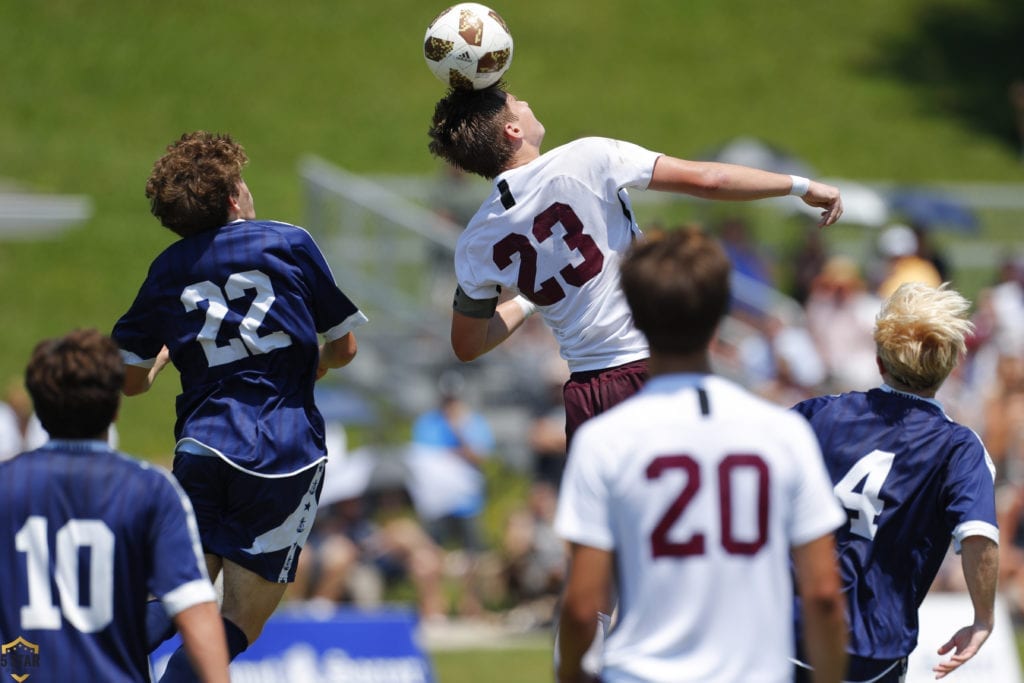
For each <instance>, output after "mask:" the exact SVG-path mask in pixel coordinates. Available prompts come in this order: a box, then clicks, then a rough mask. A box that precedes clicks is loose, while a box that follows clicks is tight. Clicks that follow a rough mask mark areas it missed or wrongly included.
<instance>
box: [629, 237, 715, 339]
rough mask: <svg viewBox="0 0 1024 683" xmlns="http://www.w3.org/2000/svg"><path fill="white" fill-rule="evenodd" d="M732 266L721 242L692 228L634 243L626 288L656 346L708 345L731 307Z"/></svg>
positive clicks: (637, 318)
mask: <svg viewBox="0 0 1024 683" xmlns="http://www.w3.org/2000/svg"><path fill="white" fill-rule="evenodd" d="M731 269H732V265H731V263H730V262H729V257H728V256H727V255H726V253H725V250H724V249H723V248H722V246H721V244H719V242H718V241H717V240H715V239H713V238H712V237H709V236H708V235H706V234H704V233H703V232H701V231H700V230H696V229H693V228H680V229H678V230H671V231H666V232H665V233H664V234H663V235H662V236H661V237H659V238H656V239H648V240H646V241H642V242H638V243H637V244H636V245H634V247H633V248H632V249H631V250H630V252H629V253H628V254H627V256H626V258H625V259H624V260H623V262H622V266H621V277H622V290H623V292H624V293H625V295H626V301H627V302H628V303H629V307H630V309H631V310H632V311H633V322H634V324H635V325H636V327H637V329H639V330H640V331H641V332H643V333H644V335H645V336H646V337H647V342H648V344H650V347H651V350H652V351H656V352H659V353H669V354H689V353H695V352H699V351H701V350H703V349H705V348H706V347H707V345H708V344H709V343H710V341H711V337H712V336H713V335H714V333H715V329H716V328H717V327H718V323H719V322H721V320H722V318H723V317H725V314H726V312H727V311H728V310H729V297H730V289H729V273H730V271H731Z"/></svg>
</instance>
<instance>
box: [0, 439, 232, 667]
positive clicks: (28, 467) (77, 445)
mask: <svg viewBox="0 0 1024 683" xmlns="http://www.w3.org/2000/svg"><path fill="white" fill-rule="evenodd" d="M0 500H2V501H3V503H2V504H0V539H2V540H0V586H2V591H3V596H2V598H0V643H2V644H3V648H4V650H5V652H4V654H3V655H0V676H2V677H3V679H4V680H8V675H11V676H12V677H13V676H19V677H20V676H24V675H25V674H29V675H30V676H31V678H30V680H33V681H34V680H39V681H66V682H69V683H73V682H75V681H82V682H89V683H95V681H104V682H106V683H115V682H120V681H148V680H149V662H148V659H147V651H146V636H145V610H146V600H147V596H148V595H149V594H153V595H156V596H157V597H159V598H161V599H162V600H163V602H164V606H165V607H166V608H167V611H168V613H169V614H171V615H172V616H173V615H175V614H177V613H178V612H180V611H182V610H183V609H187V608H188V607H191V606H193V605H196V604H199V603H202V602H212V601H214V600H215V599H216V595H215V594H214V591H213V586H212V585H211V584H210V581H209V579H208V578H207V575H206V568H205V564H204V563H203V560H202V550H201V548H200V546H199V536H198V533H197V531H196V526H195V518H194V517H193V515H192V508H191V506H190V505H189V502H188V499H187V498H186V497H185V494H184V493H183V492H182V491H181V489H180V488H179V487H178V485H177V483H176V482H175V481H174V479H173V477H171V476H170V475H169V474H168V473H167V472H165V471H163V470H161V469H159V468H156V467H152V466H150V465H148V464H146V463H142V462H139V461H136V460H133V459H131V458H128V457H126V456H124V455H121V454H119V453H116V452H114V451H112V450H110V449H109V448H108V447H107V445H106V444H104V443H102V442H99V441H50V442H49V443H48V444H46V445H45V446H43V447H42V448H39V449H37V450H35V451H29V452H28V453H23V454H21V455H19V456H17V457H15V458H13V459H12V460H8V461H6V462H3V463H0ZM19 638H20V640H19ZM12 643H13V645H12Z"/></svg>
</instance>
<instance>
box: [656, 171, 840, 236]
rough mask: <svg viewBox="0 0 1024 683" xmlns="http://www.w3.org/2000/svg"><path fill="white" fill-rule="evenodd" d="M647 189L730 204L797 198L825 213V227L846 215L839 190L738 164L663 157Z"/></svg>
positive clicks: (821, 222)
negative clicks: (787, 196) (788, 196)
mask: <svg viewBox="0 0 1024 683" xmlns="http://www.w3.org/2000/svg"><path fill="white" fill-rule="evenodd" d="M804 183H806V186H804ZM648 189H651V190H657V191H660V192H676V193H682V194H689V195H693V196H695V197H702V198H704V199H717V200H729V201H750V200H754V199H767V198H768V197H782V196H785V195H787V194H794V195H796V196H799V197H800V198H801V199H802V200H803V201H804V203H805V204H808V205H809V206H813V207H817V208H820V209H822V212H821V220H820V221H819V222H818V225H820V226H822V227H824V226H827V225H832V224H833V223H835V222H836V221H837V220H839V217H840V216H842V215H843V201H842V198H841V197H840V194H839V189H838V188H836V187H833V186H831V185H827V184H825V183H821V182H817V181H814V180H810V181H808V180H807V179H806V178H795V177H794V176H790V175H786V174H783V173H773V172H771V171H762V170H760V169H756V168H751V167H749V166H740V165H737V164H723V163H719V162H714V161H688V160H686V159H679V158H676V157H670V156H661V157H659V158H658V161H657V162H656V163H655V165H654V172H653V173H652V175H651V182H650V184H649V185H648Z"/></svg>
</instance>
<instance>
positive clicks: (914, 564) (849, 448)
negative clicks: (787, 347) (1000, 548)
mask: <svg viewBox="0 0 1024 683" xmlns="http://www.w3.org/2000/svg"><path fill="white" fill-rule="evenodd" d="M794 410H796V411H797V412H799V413H801V414H803V415H804V417H806V418H807V419H808V420H809V421H810V423H811V426H812V427H813V428H814V431H815V433H816V434H817V435H818V440H819V441H820V443H821V450H822V453H823V455H824V457H825V465H826V467H827V468H828V472H829V475H830V477H831V478H832V483H833V484H834V489H833V490H834V491H835V494H836V496H837V497H838V498H839V501H840V503H841V504H842V505H843V507H844V508H846V511H847V514H848V516H849V519H848V521H847V523H846V524H845V525H843V526H842V527H840V529H839V530H838V531H837V532H836V543H837V547H838V552H839V559H840V568H841V570H842V576H843V587H844V590H845V591H846V597H847V600H848V603H849V612H850V614H849V617H850V628H851V632H850V643H849V647H848V649H849V651H850V653H851V654H855V655H858V656H861V657H869V658H872V659H896V658H899V657H903V656H906V655H908V654H910V652H911V651H912V650H913V649H914V647H915V646H916V645H917V632H918V622H917V610H918V607H919V606H920V604H921V601H922V600H924V597H925V595H926V594H927V592H928V590H929V588H930V587H931V584H932V581H933V580H934V579H935V575H936V573H937V572H938V571H939V566H940V565H941V564H942V561H943V558H944V557H945V555H946V552H947V551H948V549H949V545H950V541H951V540H952V542H953V544H954V547H955V549H956V550H957V551H959V546H960V542H961V541H962V540H963V539H964V538H966V537H968V536H976V535H980V536H985V537H987V538H991V539H992V540H993V541H996V542H997V543H998V540H999V538H998V536H999V535H998V530H997V527H996V511H995V490H994V485H993V482H994V474H995V469H994V467H993V465H992V461H991V459H990V458H989V456H988V453H987V452H986V450H985V447H984V445H982V443H981V440H980V439H979V438H978V436H977V434H975V433H974V432H973V431H971V430H970V429H968V428H967V427H964V426H962V425H959V424H957V423H956V422H954V421H952V420H951V419H949V418H948V417H947V416H946V415H945V413H943V411H942V407H941V406H940V405H939V403H938V402H937V401H934V400H929V399H922V398H918V397H915V396H912V395H910V394H904V393H901V392H896V391H894V390H892V389H890V388H889V387H887V386H883V387H882V388H880V389H872V390H871V391H868V392H866V393H865V392H851V393H848V394H840V395H834V396H823V397H820V398H814V399H810V400H808V401H804V402H802V403H800V404H798V405H797V406H796V407H795V408H794Z"/></svg>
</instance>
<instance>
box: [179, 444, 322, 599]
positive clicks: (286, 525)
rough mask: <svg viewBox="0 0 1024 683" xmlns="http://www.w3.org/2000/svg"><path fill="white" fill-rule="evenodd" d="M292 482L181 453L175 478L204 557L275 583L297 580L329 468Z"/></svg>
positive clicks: (310, 470) (308, 471) (303, 474)
mask: <svg viewBox="0 0 1024 683" xmlns="http://www.w3.org/2000/svg"><path fill="white" fill-rule="evenodd" d="M325 462H326V461H324V460H321V461H320V462H319V463H317V464H316V465H314V466H312V467H310V468H308V469H306V470H303V471H302V472H299V473H298V474H294V475H291V476H287V477H274V478H269V477H260V476H257V475H255V474H251V473H249V472H245V471H243V470H240V469H238V468H237V467H234V466H232V465H230V464H228V463H227V462H225V461H224V460H222V459H221V458H219V457H217V456H215V455H194V454H191V453H182V452H178V453H177V454H175V456H174V468H173V472H174V476H175V477H176V478H177V480H178V481H179V482H180V483H181V486H182V488H184V489H185V492H186V493H187V494H188V496H189V498H190V499H191V501H192V507H193V508H194V509H195V513H196V522H197V523H198V525H199V538H200V540H201V541H202V543H203V552H205V553H209V554H212V555H218V556H220V557H222V558H225V559H227V560H231V561H232V562H234V563H235V564H238V565H240V566H242V567H245V568H246V569H248V570H249V571H252V572H255V573H256V574H259V575H260V576H262V577H263V578H265V579H266V580H268V581H273V582H275V583H291V582H292V581H294V580H295V565H296V563H297V561H298V558H299V551H300V550H302V546H303V545H304V544H305V542H306V538H307V537H308V536H309V530H310V529H311V528H312V526H313V519H314V517H316V510H317V504H318V502H319V500H320V490H321V489H322V488H323V481H324V476H323V474H324V463H325Z"/></svg>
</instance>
